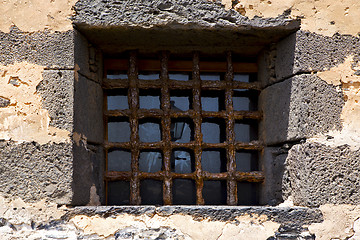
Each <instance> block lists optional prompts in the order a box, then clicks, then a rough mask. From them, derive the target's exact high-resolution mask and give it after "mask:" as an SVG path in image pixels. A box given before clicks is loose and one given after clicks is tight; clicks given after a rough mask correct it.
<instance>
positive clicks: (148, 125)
mask: <svg viewBox="0 0 360 240" xmlns="http://www.w3.org/2000/svg"><path fill="white" fill-rule="evenodd" d="M139 137H140V141H142V142H159V141H161V129H160V120H159V119H141V120H140V121H139Z"/></svg>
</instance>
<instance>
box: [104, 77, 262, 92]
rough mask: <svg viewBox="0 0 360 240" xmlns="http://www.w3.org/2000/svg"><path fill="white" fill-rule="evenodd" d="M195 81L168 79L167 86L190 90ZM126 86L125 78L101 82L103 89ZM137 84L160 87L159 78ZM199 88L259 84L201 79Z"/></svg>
mask: <svg viewBox="0 0 360 240" xmlns="http://www.w3.org/2000/svg"><path fill="white" fill-rule="evenodd" d="M195 82H196V80H189V81H177V80H169V83H168V87H169V89H172V90H191V89H192V88H193V86H194V84H196V83H195ZM128 86H129V81H128V80H125V79H124V80H123V79H104V80H103V83H102V87H103V88H104V89H123V88H127V87H128ZM138 86H139V87H140V88H141V89H158V88H161V86H162V83H161V81H159V80H141V81H140V82H139V83H138ZM201 88H202V90H226V89H228V88H232V89H251V90H261V85H260V83H259V82H251V83H247V82H237V81H233V82H231V83H230V84H229V83H227V82H225V81H202V82H201Z"/></svg>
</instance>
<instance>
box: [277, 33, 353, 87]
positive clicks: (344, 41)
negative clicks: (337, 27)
mask: <svg viewBox="0 0 360 240" xmlns="http://www.w3.org/2000/svg"><path fill="white" fill-rule="evenodd" d="M359 53H360V39H359V38H357V37H354V36H350V35H340V34H335V35H334V36H332V37H328V36H322V35H319V34H316V33H310V32H305V31H297V32H296V33H293V34H292V35H290V36H288V37H286V38H285V39H283V40H282V41H280V42H279V43H278V44H277V58H276V67H275V69H276V78H277V80H282V79H285V78H288V77H291V76H293V75H294V74H298V73H304V72H305V73H310V72H313V71H315V72H316V71H324V70H326V69H329V68H331V67H334V66H337V65H338V64H340V63H342V62H344V60H345V58H346V57H347V56H349V55H354V56H359ZM357 58H359V57H357Z"/></svg>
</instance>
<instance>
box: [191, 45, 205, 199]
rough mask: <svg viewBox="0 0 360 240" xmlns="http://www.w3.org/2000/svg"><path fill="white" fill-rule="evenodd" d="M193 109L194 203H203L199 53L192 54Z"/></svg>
mask: <svg viewBox="0 0 360 240" xmlns="http://www.w3.org/2000/svg"><path fill="white" fill-rule="evenodd" d="M192 78H193V81H194V85H193V90H192V92H193V109H194V114H195V115H194V127H195V129H194V132H195V133H194V135H195V136H194V142H195V144H194V156H195V185H196V204H197V205H204V204H205V201H204V197H203V195H202V191H203V188H204V179H203V178H202V167H201V155H202V148H201V145H202V133H201V123H202V117H201V79H200V59H199V53H198V52H194V54H193V70H192Z"/></svg>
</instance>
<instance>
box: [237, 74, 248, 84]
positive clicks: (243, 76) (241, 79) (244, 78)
mask: <svg viewBox="0 0 360 240" xmlns="http://www.w3.org/2000/svg"><path fill="white" fill-rule="evenodd" d="M234 81H239V82H250V76H249V74H242V73H234Z"/></svg>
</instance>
